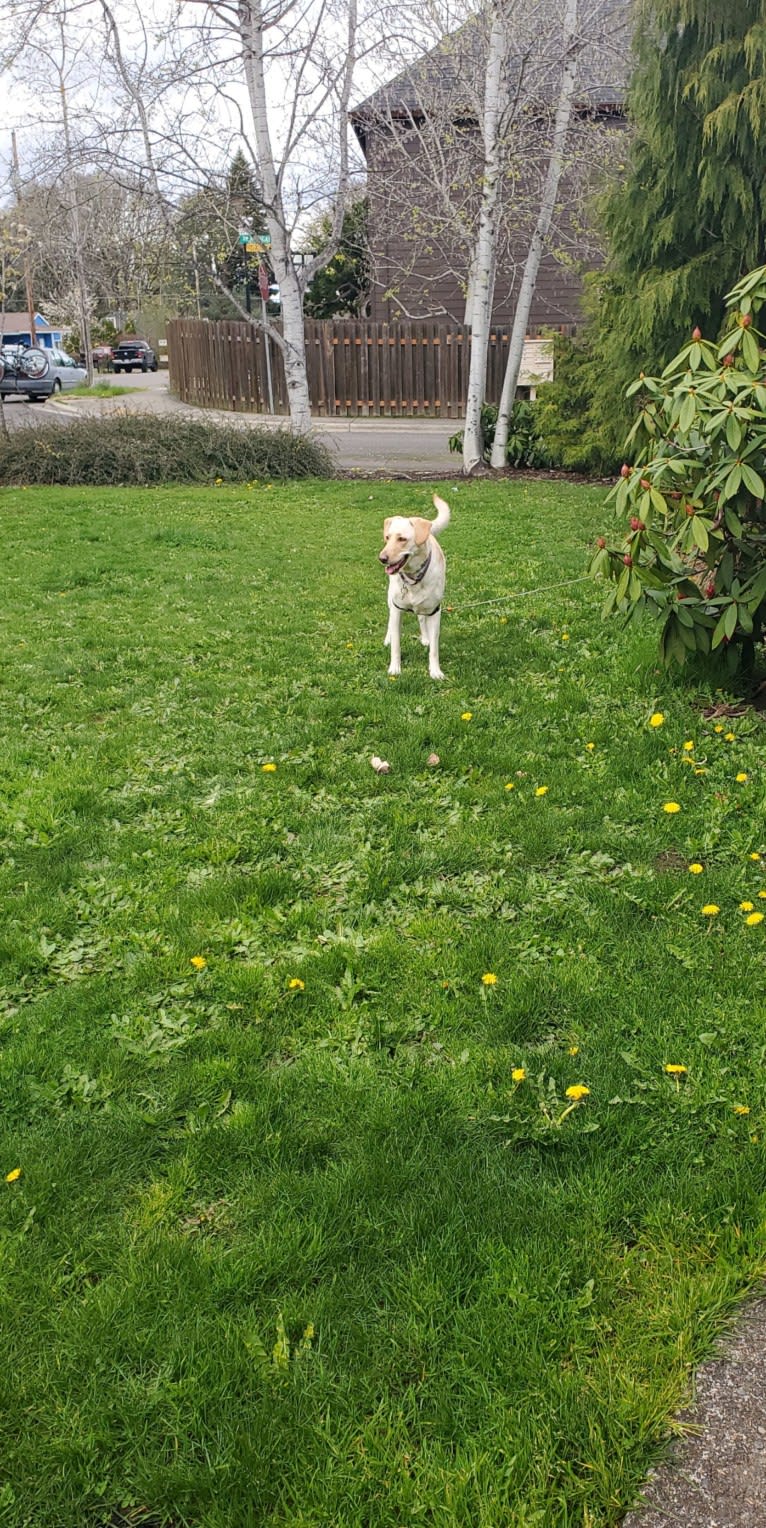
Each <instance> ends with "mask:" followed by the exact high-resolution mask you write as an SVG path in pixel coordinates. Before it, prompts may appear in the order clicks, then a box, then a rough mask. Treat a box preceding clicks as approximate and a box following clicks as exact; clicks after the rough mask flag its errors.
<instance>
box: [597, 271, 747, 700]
mask: <svg viewBox="0 0 766 1528" xmlns="http://www.w3.org/2000/svg"><path fill="white" fill-rule="evenodd" d="M726 303H727V308H728V310H729V319H728V321H727V325H726V333H725V336H724V338H723V340H722V341H721V342H720V344H719V343H717V342H716V343H713V342H712V341H710V340H706V339H704V338H703V336H702V334H701V332H700V330H699V329H695V330H694V333H693V334H692V337H691V339H690V340H689V342H688V344H686V345H684V347H683V349H682V350H680V351H679V353H678V355H677V356H675V357H674V358H673V360H672V361H671V362H670V364H669V365H668V366H666V368H665V370H664V372H663V373H662V375H661V376H660V377H647V376H644V375H643V374H642V375H641V376H640V377H639V378H638V380H637V381H636V382H634V383H633V384H632V386H631V388H630V389H629V392H630V393H631V394H632V395H639V398H640V412H639V415H638V418H637V420H636V423H635V424H634V426H633V429H632V430H631V432H630V435H629V436H628V440H627V443H626V449H627V450H628V452H629V454H630V459H629V462H626V464H625V465H624V466H623V468H622V473H621V477H620V481H619V483H618V484H617V486H616V487H615V488H614V489H613V490H612V492H611V494H610V495H609V498H610V499H613V500H614V502H615V507H616V511H617V516H618V519H619V520H620V522H621V523H622V524H623V525H624V527H625V529H624V533H623V536H622V539H621V540H620V543H619V545H612V544H608V543H607V540H606V538H605V537H599V538H598V542H597V547H596V552H595V555H594V557H593V559H592V562H591V572H592V573H593V574H594V575H595V576H597V577H604V578H606V579H608V580H610V582H611V584H612V587H611V589H610V590H609V594H608V596H607V600H606V605H605V614H608V613H610V612H612V611H616V612H619V613H622V614H624V615H626V616H627V617H628V619H630V618H632V617H633V616H634V615H635V614H636V611H637V610H638V609H639V608H640V607H642V606H643V605H646V604H648V605H650V606H651V607H653V608H654V609H655V610H656V611H657V612H658V614H659V616H660V617H661V619H662V622H663V630H662V638H661V651H662V656H663V658H664V660H665V662H666V663H672V662H677V663H679V664H682V663H684V662H685V661H686V660H687V659H688V658H689V657H691V656H692V655H693V654H697V653H699V654H701V655H702V656H703V657H708V656H709V655H720V657H721V658H722V659H723V662H724V663H725V666H726V668H727V670H728V671H729V673H734V672H735V671H736V670H737V669H738V668H740V667H746V666H749V665H750V664H752V661H753V657H754V653H755V647H756V644H757V643H758V642H760V641H761V638H762V635H763V629H764V624H765V623H766V508H765V507H764V499H765V498H766V481H765V479H766V335H764V333H763V332H762V331H761V330H760V329H759V328H758V322H757V321H758V314H759V311H760V309H761V308H762V307H763V305H764V303H766V266H762V267H760V268H759V269H758V270H755V271H752V272H751V273H750V275H748V276H746V277H744V279H743V280H742V281H740V282H739V283H738V285H737V286H736V287H734V289H733V290H732V291H731V292H730V293H729V295H728V297H727V299H726Z"/></svg>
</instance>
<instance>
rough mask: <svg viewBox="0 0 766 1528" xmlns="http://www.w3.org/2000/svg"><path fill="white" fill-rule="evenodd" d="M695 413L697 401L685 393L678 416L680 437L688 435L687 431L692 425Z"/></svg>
mask: <svg viewBox="0 0 766 1528" xmlns="http://www.w3.org/2000/svg"><path fill="white" fill-rule="evenodd" d="M696 413H697V400H696V398H695V397H694V396H693V395H692V394H691V393H687V395H686V397H685V398H684V401H683V403H682V404H681V412H680V413H679V415H678V428H679V430H680V431H681V434H682V435H686V434H688V432H689V430H690V429H691V427H692V425H693V424H694V419H695V415H696Z"/></svg>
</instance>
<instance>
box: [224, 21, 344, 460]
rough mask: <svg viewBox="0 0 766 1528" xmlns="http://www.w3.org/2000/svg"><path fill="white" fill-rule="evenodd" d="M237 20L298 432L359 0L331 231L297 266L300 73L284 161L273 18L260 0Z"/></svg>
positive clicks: (340, 73) (306, 400)
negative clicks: (288, 183)
mask: <svg viewBox="0 0 766 1528" xmlns="http://www.w3.org/2000/svg"><path fill="white" fill-rule="evenodd" d="M322 14H323V16H325V15H327V14H328V13H327V12H323V13H322ZM238 21H239V34H240V39H241V44H242V57H243V62H244V69H245V81H246V85H247V93H248V99H249V103H250V111H251V113H252V118H253V129H254V133H255V149H256V155H257V161H258V174H259V177H260V182H261V190H262V195H263V205H264V210H265V214H266V224H267V227H268V230H269V234H270V236H271V247H270V250H269V259H270V263H271V266H272V268H273V271H274V275H275V277H276V279H277V281H278V283H279V291H280V298H281V305H282V333H281V335H280V334H279V332H278V331H275V330H272V333H274V336H275V338H276V339H277V341H278V343H279V345H280V348H281V350H282V355H283V360H284V367H285V380H286V383H287V397H288V402H289V407H290V422H291V424H292V425H293V427H294V428H295V429H296V430H304V431H305V430H310V428H311V401H310V396H309V385H308V375H307V369H306V341H305V330H304V325H303V294H304V292H305V289H306V285H307V283H308V282H309V281H310V280H311V277H312V276H313V274H314V271H315V270H316V269H318V268H319V267H320V265H321V264H326V263H327V261H328V260H329V259H331V257H332V255H333V254H334V253H335V250H336V249H337V247H338V243H339V241H340V236H341V230H342V227H343V211H344V204H345V200H346V194H347V190H348V181H349V159H348V108H349V100H350V93H351V82H352V78H353V70H354V63H355V49H356V27H357V8H356V0H349V4H348V9H347V23H348V25H347V36H346V46H345V50H344V52H343V53H342V55H341V63H340V65H339V67H338V70H337V73H336V74H335V75H334V82H333V83H334V86H337V124H338V141H337V145H336V149H337V153H336V157H335V161H334V166H333V169H334V175H335V184H334V188H333V191H334V195H333V204H334V205H333V219H332V230H331V234H330V239H329V241H328V243H327V245H326V246H325V248H324V250H323V251H322V252H321V256H319V257H317V258H315V259H314V260H313V261H310V262H308V263H307V264H306V265H305V266H304V267H303V268H302V269H300V270H299V269H298V265H297V261H296V260H295V258H294V256H293V249H292V243H291V229H290V224H289V221H288V216H287V208H286V206H285V201H284V196H283V178H284V174H285V170H286V168H287V162H288V159H289V155H290V153H291V144H292V146H293V147H295V145H296V144H298V142H299V140H300V135H301V132H302V129H301V127H300V125H297V126H296V121H297V117H298V113H299V107H300V104H301V94H302V90H303V86H302V83H301V77H300V74H299V75H298V78H297V80H296V82H295V83H294V86H293V95H294V99H293V100H292V102H290V103H287V114H288V115H289V117H290V119H291V127H290V131H289V132H288V140H287V145H286V147H285V148H284V151H283V153H282V157H281V159H279V160H278V158H277V155H276V154H275V152H274V144H273V141H272V135H271V129H270V125H269V115H268V103H267V95H266V71H265V65H264V55H265V47H264V34H265V32H266V30H267V27H268V26H269V25H272V24H273V20H272V19H271V18H270V17H269V16H268V15H267V14H265V12H264V6H263V0H238ZM309 46H310V45H309ZM307 58H308V55H307ZM328 95H329V89H328V87H325V98H327V96H328ZM306 110H307V122H310V121H311V120H316V119H315V117H313V112H314V111H315V110H316V108H311V107H307V108H306Z"/></svg>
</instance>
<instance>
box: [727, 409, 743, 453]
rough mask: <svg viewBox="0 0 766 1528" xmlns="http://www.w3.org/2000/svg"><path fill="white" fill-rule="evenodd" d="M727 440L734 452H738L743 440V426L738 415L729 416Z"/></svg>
mask: <svg viewBox="0 0 766 1528" xmlns="http://www.w3.org/2000/svg"><path fill="white" fill-rule="evenodd" d="M726 439H727V441H728V442H729V445H730V446H731V449H732V451H738V450H739V447H740V442H741V440H742V426H741V424H740V422H739V420H738V419H737V416H736V414H733V413H732V414H728V415H727V419H726Z"/></svg>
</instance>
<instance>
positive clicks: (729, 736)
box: [723, 732, 737, 743]
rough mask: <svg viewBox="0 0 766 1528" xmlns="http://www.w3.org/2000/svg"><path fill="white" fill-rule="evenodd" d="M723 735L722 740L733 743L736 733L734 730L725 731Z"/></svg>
mask: <svg viewBox="0 0 766 1528" xmlns="http://www.w3.org/2000/svg"><path fill="white" fill-rule="evenodd" d="M723 736H724V742H726V743H733V742H734V739H735V737H736V736H737V734H736V732H725V733H724V735H723Z"/></svg>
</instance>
